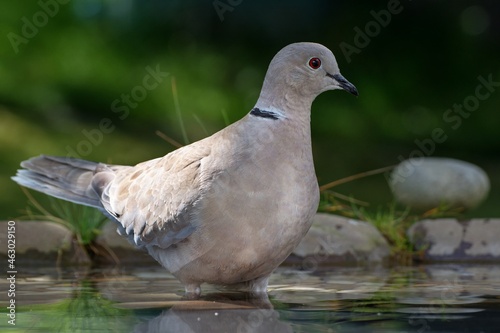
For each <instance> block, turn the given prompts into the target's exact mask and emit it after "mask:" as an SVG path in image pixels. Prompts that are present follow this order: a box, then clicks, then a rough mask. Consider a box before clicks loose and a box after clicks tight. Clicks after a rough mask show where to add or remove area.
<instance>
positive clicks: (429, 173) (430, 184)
mask: <svg viewBox="0 0 500 333" xmlns="http://www.w3.org/2000/svg"><path fill="white" fill-rule="evenodd" d="M389 185H390V187H391V190H392V193H393V194H394V197H395V198H396V200H397V201H399V202H401V203H402V204H405V205H407V206H410V207H412V208H416V209H431V208H434V207H438V206H439V205H441V204H446V205H449V206H450V207H463V208H465V209H470V208H474V207H476V206H477V205H479V204H480V203H481V202H482V201H483V200H484V199H485V198H486V196H487V195H488V192H489V189H490V181H489V178H488V176H487V175H486V173H485V172H484V171H483V170H482V169H481V168H479V167H478V166H476V165H474V164H471V163H468V162H464V161H460V160H455V159H451V158H441V157H426V158H416V159H408V160H405V161H403V162H401V163H400V164H399V165H398V166H397V167H396V168H395V169H394V170H393V172H392V174H391V177H390V181H389Z"/></svg>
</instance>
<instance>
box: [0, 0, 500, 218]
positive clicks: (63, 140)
mask: <svg viewBox="0 0 500 333" xmlns="http://www.w3.org/2000/svg"><path fill="white" fill-rule="evenodd" d="M388 9H391V10H393V12H394V13H393V14H391V16H390V22H388V20H389V19H388V17H387V15H386V16H384V15H383V14H381V12H380V11H387V12H388ZM387 12H385V13H387ZM396 12H397V13H396ZM376 16H378V17H379V19H380V17H383V18H385V22H383V25H384V26H382V24H380V23H377V21H376V19H375V17H376ZM499 18H500V3H499V2H494V1H472V0H471V1H430V0H427V1H410V0H401V1H400V2H399V1H395V0H391V1H368V0H363V1H361V0H360V1H356V2H353V1H331V0H328V1H327V0H311V1H290V0H288V1H284V0H282V1H274V2H269V1H263V0H254V1H250V0H220V1H213V0H203V1H194V0H189V1H186V0H183V1H180V0H177V1H160V0H145V1H143V0H141V1H139V0H135V1H134V0H123V1H120V0H72V1H68V0H64V1H63V0H59V2H58V1H56V0H41V1H38V2H37V1H23V2H20V1H17V2H14V1H11V2H7V1H4V2H3V3H2V11H1V12H0V26H1V33H2V36H3V38H2V39H1V43H0V51H1V55H2V57H1V61H0V129H1V130H0V156H1V158H2V163H1V164H0V186H1V188H2V195H1V197H0V211H1V214H0V219H4V218H16V217H18V216H19V215H21V211H22V210H23V209H24V208H25V207H26V202H27V199H26V197H25V195H24V194H23V193H22V192H21V190H20V188H19V187H18V186H17V185H16V184H15V183H14V182H12V181H11V180H10V177H11V176H12V175H14V174H15V171H16V169H17V168H18V165H19V162H20V161H22V160H25V159H27V158H29V157H31V156H35V155H39V154H42V153H43V154H51V155H68V154H69V152H70V151H74V152H76V153H79V155H80V156H81V157H82V158H85V159H90V160H95V161H104V162H110V163H116V164H135V163H138V162H140V161H143V160H146V159H152V158H155V157H158V156H162V155H164V154H166V153H168V152H169V151H171V150H173V149H174V146H172V145H171V144H169V143H167V142H166V141H164V140H163V139H161V138H160V137H159V136H158V135H157V134H155V132H156V131H157V130H159V131H161V132H163V133H165V134H167V135H168V136H169V137H171V138H173V139H175V140H177V141H179V142H181V143H183V144H184V143H186V142H185V138H184V135H183V133H182V130H181V128H182V126H180V121H179V118H178V115H177V114H176V111H175V107H174V104H175V103H174V95H173V90H172V84H173V83H172V78H175V87H176V90H177V96H178V102H179V106H180V110H181V116H182V121H183V123H184V128H185V130H186V136H187V138H188V140H189V141H190V142H193V141H196V140H198V139H201V138H203V137H205V136H207V135H210V134H212V133H214V132H216V131H217V130H219V129H221V128H223V127H224V126H225V125H226V124H228V123H231V122H234V121H236V120H237V119H239V118H241V117H242V116H243V115H244V114H245V113H247V112H248V111H249V110H250V109H251V108H252V106H253V105H254V103H255V101H256V99H257V97H258V94H259V90H260V87H261V84H262V80H263V77H264V74H265V71H266V69H267V65H268V63H269V61H270V60H271V58H272V57H273V55H274V54H275V53H276V52H277V51H278V50H279V49H280V48H282V47H283V46H285V45H287V44H289V43H292V42H297V41H315V42H319V43H322V44H324V45H326V46H327V47H329V48H330V49H332V50H333V52H334V53H335V54H336V57H337V61H338V63H339V66H340V68H341V71H342V73H343V75H344V76H345V77H346V78H347V79H348V80H350V81H351V82H352V83H354V84H355V85H356V86H357V88H358V90H359V92H360V96H359V98H354V97H353V96H351V95H349V94H347V93H345V92H338V91H337V92H328V93H325V94H323V95H321V96H320V97H318V99H317V100H316V102H315V103H314V105H313V114H312V128H313V131H312V132H313V145H314V156H315V161H316V171H317V175H318V179H319V183H320V185H321V184H325V183H327V182H330V181H333V180H336V179H339V178H342V177H346V176H349V175H352V174H355V173H358V172H362V171H367V170H370V169H375V168H380V167H384V166H389V165H393V164H397V163H398V162H399V161H400V158H408V157H409V156H410V154H412V152H413V153H414V152H415V151H416V150H417V151H418V150H419V148H418V147H417V146H416V144H415V140H425V139H428V138H430V137H431V133H432V130H433V129H435V128H442V129H443V130H444V132H445V133H446V135H447V137H448V138H447V140H446V141H445V142H444V143H440V144H436V145H435V150H434V151H433V152H432V154H431V155H432V156H447V157H454V158H458V159H463V160H466V161H469V162H472V163H475V164H477V165H479V166H481V167H482V168H483V169H485V171H486V172H487V173H488V174H489V176H490V179H491V182H492V189H491V192H490V196H489V198H488V200H487V201H486V202H485V203H484V204H482V205H481V206H480V207H479V208H478V209H476V210H475V211H474V212H472V215H475V216H498V212H499V208H498V207H499V204H498V203H499V200H500V156H499V152H500V140H499V139H500V130H499V125H500V121H499V119H500V114H499V111H500V110H499V105H500V87H498V88H496V89H497V90H498V91H494V92H492V93H491V95H490V96H489V97H488V98H487V99H485V100H484V101H481V102H480V104H479V107H478V108H477V110H475V111H473V112H470V115H469V116H468V117H467V118H463V117H462V118H461V124H460V126H455V127H456V128H453V127H452V126H451V125H454V124H455V125H456V123H454V122H453V123H451V122H446V121H445V120H444V119H443V115H444V114H445V112H446V111H447V110H448V109H450V108H452V107H453V105H454V104H455V103H459V104H461V103H463V102H464V100H465V99H466V98H467V97H468V96H474V94H475V89H476V86H477V85H478V84H479V81H478V77H479V76H483V77H484V78H488V76H492V79H493V81H495V82H499V81H500V63H499V55H500V20H499ZM366 29H368V31H366ZM359 31H365V32H367V33H368V36H366V37H365V38H364V39H363V38H362V37H360V34H359ZM370 35H371V36H370ZM354 48H355V49H354ZM347 51H349V52H347ZM147 68H150V70H151V69H153V70H154V69H156V68H159V69H160V70H161V71H162V72H168V73H169V75H168V76H167V77H164V78H163V81H162V82H161V83H159V84H158V85H157V87H156V88H155V89H152V90H144V89H142V90H141V88H137V87H138V86H139V87H140V86H142V85H143V79H144V78H145V76H146V75H147V74H148V69H147ZM144 91H145V92H146V95H144V96H143V95H141V93H143V92H144ZM131 92H134V93H135V95H136V96H140V99H141V100H140V101H137V102H136V103H135V102H133V101H132V102H130V105H129V106H126V105H127V104H125V102H123V101H121V98H122V94H129V95H130V94H131ZM142 99H143V100H142ZM117 100H118V101H117ZM117 107H122V109H117ZM124 108H127V109H128V111H129V112H128V115H126V114H125V111H124V110H125V109H124ZM120 110H121V111H120ZM103 118H107V119H109V122H110V123H111V124H112V125H110V124H107V125H106V126H107V127H108V129H109V126H113V127H112V130H108V131H107V132H108V133H103V131H101V134H102V136H99V135H97V134H96V131H98V130H99V126H100V122H101V120H102V119H103ZM84 133H93V134H94V136H93V137H92V136H91V137H92V140H93V143H92V142H91V140H90V139H89V138H88V137H86V136H85V134H84ZM84 141H85V142H87V143H83V142H84ZM73 155H74V153H73ZM335 190H336V191H338V192H341V193H343V194H346V195H352V196H354V197H356V198H358V199H361V200H366V201H368V202H370V203H371V204H372V207H376V206H378V205H383V204H384V203H385V202H388V201H390V200H391V194H390V191H389V189H388V186H387V182H386V177H385V176H384V175H379V176H373V177H370V178H365V179H362V180H358V181H355V182H352V183H349V184H346V185H342V186H339V187H337V188H335Z"/></svg>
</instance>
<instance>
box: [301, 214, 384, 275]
mask: <svg viewBox="0 0 500 333" xmlns="http://www.w3.org/2000/svg"><path fill="white" fill-rule="evenodd" d="M293 254H295V255H296V256H299V257H302V258H305V257H309V258H312V259H314V264H317V265H319V264H321V263H328V262H329V261H330V260H332V259H333V260H334V261H346V260H351V261H352V260H354V261H381V260H383V259H386V258H387V257H388V256H389V254H390V248H389V245H388V243H387V241H386V240H385V238H384V237H383V236H382V235H381V234H380V232H379V231H378V230H377V228H375V227H374V226H373V225H372V224H370V223H367V222H362V221H356V220H352V219H348V218H345V217H342V216H337V215H332V214H324V213H319V214H316V216H315V217H314V220H313V224H312V227H311V229H310V230H309V232H308V233H307V234H306V236H305V237H304V238H303V239H302V241H301V242H300V244H299V245H298V246H297V248H295V250H294V251H293Z"/></svg>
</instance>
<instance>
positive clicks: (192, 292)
mask: <svg viewBox="0 0 500 333" xmlns="http://www.w3.org/2000/svg"><path fill="white" fill-rule="evenodd" d="M184 289H185V292H186V294H185V297H186V298H188V299H197V298H199V297H200V295H201V288H200V285H199V284H195V283H190V284H186V285H184Z"/></svg>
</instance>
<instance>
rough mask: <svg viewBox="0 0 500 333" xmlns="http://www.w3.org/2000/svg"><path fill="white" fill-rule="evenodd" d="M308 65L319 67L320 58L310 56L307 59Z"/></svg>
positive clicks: (313, 67) (314, 67)
mask: <svg viewBox="0 0 500 333" xmlns="http://www.w3.org/2000/svg"><path fill="white" fill-rule="evenodd" d="M309 67H311V68H312V69H318V68H320V67H321V59H320V58H311V59H310V60H309Z"/></svg>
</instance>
